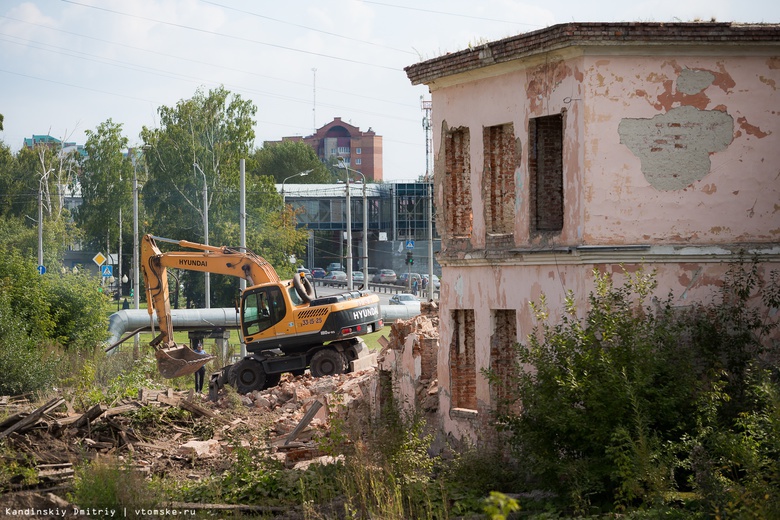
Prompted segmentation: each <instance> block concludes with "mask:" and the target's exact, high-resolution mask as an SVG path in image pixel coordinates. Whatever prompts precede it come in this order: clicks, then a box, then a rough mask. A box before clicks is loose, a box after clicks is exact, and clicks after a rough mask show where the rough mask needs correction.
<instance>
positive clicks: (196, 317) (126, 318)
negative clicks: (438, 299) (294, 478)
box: [105, 305, 420, 345]
mask: <svg viewBox="0 0 780 520" xmlns="http://www.w3.org/2000/svg"><path fill="white" fill-rule="evenodd" d="M380 312H381V315H382V320H383V321H384V322H385V323H387V322H393V321H395V320H398V319H401V320H407V319H409V318H413V317H414V316H417V315H418V314H420V309H419V308H418V307H410V306H406V305H382V306H381V308H380ZM152 318H153V319H154V326H155V330H158V329H157V315H156V314H153V315H152ZM171 322H172V324H173V329H174V330H198V329H200V330H203V329H217V328H223V329H238V328H239V316H238V312H236V309H235V308H234V307H222V308H215V309H171ZM139 329H141V332H149V331H151V326H150V322H149V312H148V311H147V310H146V309H125V310H121V311H118V312H115V313H113V314H112V315H111V316H110V317H109V319H108V333H109V337H108V339H107V340H106V342H105V344H106V345H114V344H115V343H117V342H118V341H120V340H121V339H122V337H123V336H124V335H125V334H126V333H128V332H135V331H138V330H139Z"/></svg>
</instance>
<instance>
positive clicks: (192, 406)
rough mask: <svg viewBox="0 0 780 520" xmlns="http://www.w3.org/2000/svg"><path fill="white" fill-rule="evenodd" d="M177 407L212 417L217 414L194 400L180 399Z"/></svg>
mask: <svg viewBox="0 0 780 520" xmlns="http://www.w3.org/2000/svg"><path fill="white" fill-rule="evenodd" d="M179 407H180V408H184V409H185V410H189V411H190V412H192V413H194V414H198V415H205V416H206V417H210V418H212V419H214V418H215V417H217V414H215V413H214V412H212V411H211V410H209V409H208V408H204V407H202V406H201V405H199V404H197V403H196V402H194V401H180V402H179Z"/></svg>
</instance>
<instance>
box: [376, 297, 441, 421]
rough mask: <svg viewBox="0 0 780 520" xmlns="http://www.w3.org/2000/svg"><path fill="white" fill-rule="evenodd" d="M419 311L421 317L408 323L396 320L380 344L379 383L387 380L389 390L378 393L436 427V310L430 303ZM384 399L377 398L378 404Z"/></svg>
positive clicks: (381, 388)
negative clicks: (426, 418)
mask: <svg viewBox="0 0 780 520" xmlns="http://www.w3.org/2000/svg"><path fill="white" fill-rule="evenodd" d="M421 310H422V314H420V315H418V316H415V317H413V318H411V319H408V320H396V321H395V322H394V323H392V324H391V325H390V333H389V334H388V335H387V336H386V337H383V338H382V339H381V340H380V341H381V342H382V343H383V348H382V351H381V352H380V353H379V356H378V360H377V362H378V366H379V371H380V381H386V380H387V379H389V381H390V382H391V384H390V385H389V386H390V388H386V386H387V385H385V384H382V385H380V388H379V391H380V394H381V393H384V392H392V399H393V400H394V401H395V402H396V403H398V404H400V405H401V406H402V407H403V408H404V410H406V411H407V412H410V413H421V414H424V415H426V416H428V422H429V424H430V423H431V422H434V423H436V424H438V420H437V419H436V412H437V411H438V404H439V398H438V393H439V392H438V379H437V375H436V371H437V359H438V350H439V314H438V313H439V309H438V306H437V305H436V303H434V302H423V303H422V305H421ZM386 378H387V379H386ZM388 398H389V396H387V395H380V401H381V402H387V400H388Z"/></svg>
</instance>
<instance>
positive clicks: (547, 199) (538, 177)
mask: <svg viewBox="0 0 780 520" xmlns="http://www.w3.org/2000/svg"><path fill="white" fill-rule="evenodd" d="M528 139H529V143H528V147H529V152H528V170H529V172H530V179H529V180H530V206H531V233H540V232H551V231H552V232H555V231H560V230H562V229H563V116H562V115H560V114H556V115H553V116H545V117H537V118H534V119H531V120H530V121H529V123H528Z"/></svg>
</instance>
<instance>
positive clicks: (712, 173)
mask: <svg viewBox="0 0 780 520" xmlns="http://www.w3.org/2000/svg"><path fill="white" fill-rule="evenodd" d="M405 70H406V73H407V76H408V77H409V79H410V80H411V82H412V84H414V85H426V86H428V88H429V90H430V92H431V102H432V107H433V108H432V117H433V121H432V123H433V129H434V131H433V150H434V184H435V197H436V199H435V200H436V207H437V208H438V213H437V229H438V230H439V231H440V233H441V236H442V250H441V252H440V253H439V255H438V261H439V263H440V264H441V266H442V280H443V283H442V290H441V299H440V348H439V349H438V357H437V376H436V377H437V380H438V401H439V403H438V408H439V416H440V418H441V422H442V427H443V429H444V430H445V431H446V432H447V433H450V434H453V435H456V436H461V437H466V438H469V439H471V440H472V441H475V442H477V441H479V437H480V431H481V430H483V429H485V428H489V427H490V422H491V410H492V409H493V408H494V406H495V403H496V399H497V395H496V390H495V388H491V385H490V383H489V381H488V379H487V378H486V377H485V376H484V372H483V371H484V370H485V369H494V370H495V371H496V372H498V373H499V374H501V373H503V374H504V377H507V373H508V372H507V371H506V370H504V368H502V367H507V366H510V365H511V364H512V359H513V350H512V348H511V346H512V344H514V343H516V342H522V341H524V339H525V338H526V337H527V335H528V334H529V333H530V332H531V330H532V327H533V325H534V322H533V314H532V311H531V309H530V308H529V302H533V301H538V299H539V298H540V296H541V295H542V294H544V295H546V298H547V303H548V306H549V307H550V311H551V314H552V316H556V315H558V316H560V315H561V314H562V309H563V305H564V298H565V295H566V292H567V291H569V290H571V291H573V293H574V295H575V297H576V303H577V305H578V308H585V306H586V304H587V297H588V294H589V293H590V292H591V290H592V288H593V280H594V269H595V270H596V271H597V272H602V273H614V274H615V276H616V277H620V276H621V273H623V272H624V271H623V270H624V269H625V270H627V271H629V272H631V271H635V270H636V269H638V268H639V267H640V266H647V267H648V268H649V269H651V270H655V272H656V273H657V274H656V280H657V282H658V287H659V293H662V294H666V293H668V292H669V291H672V292H673V294H674V295H675V298H676V300H675V302H674V303H675V305H680V306H685V305H688V304H690V303H691V302H696V301H704V300H706V299H708V298H710V297H711V296H712V295H713V293H714V292H715V291H716V290H717V286H718V284H719V283H720V280H722V278H723V275H724V273H725V272H726V270H727V268H728V266H729V264H731V263H733V262H735V261H738V260H739V259H740V258H741V256H742V255H750V256H755V257H757V258H758V259H759V260H760V261H761V265H760V271H761V275H762V276H766V273H768V272H769V271H770V270H772V269H778V267H780V240H779V239H780V206H779V205H778V201H779V200H780V183H779V182H778V171H779V170H778V165H780V147H778V146H777V135H778V133H779V132H780V111H778V110H777V108H776V107H778V106H780V98H779V97H778V85H780V25H778V24H755V25H745V24H733V23H717V22H692V23H644V22H638V23H576V22H574V23H567V24H561V25H555V26H551V27H547V28H545V29H541V30H538V31H534V32H529V33H525V34H520V35H517V36H513V37H510V38H506V39H503V40H499V41H494V42H490V43H486V44H484V45H479V46H475V47H470V48H468V49H465V50H463V51H459V52H454V53H448V54H446V55H443V56H440V57H438V58H434V59H430V60H427V61H423V62H420V63H417V64H414V65H411V66H409V67H407V68H406V69H405ZM502 370H503V372H502Z"/></svg>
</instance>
